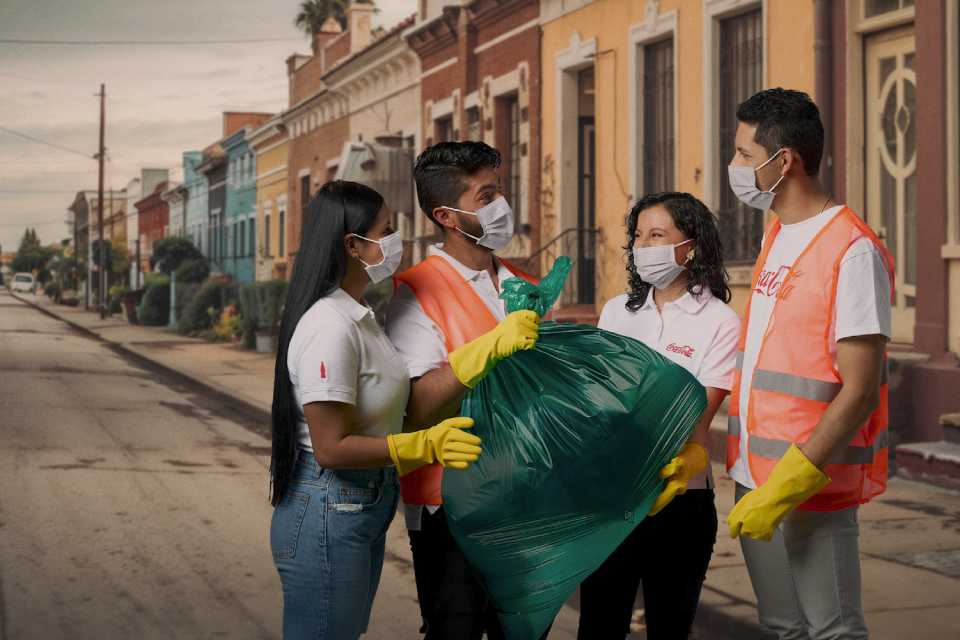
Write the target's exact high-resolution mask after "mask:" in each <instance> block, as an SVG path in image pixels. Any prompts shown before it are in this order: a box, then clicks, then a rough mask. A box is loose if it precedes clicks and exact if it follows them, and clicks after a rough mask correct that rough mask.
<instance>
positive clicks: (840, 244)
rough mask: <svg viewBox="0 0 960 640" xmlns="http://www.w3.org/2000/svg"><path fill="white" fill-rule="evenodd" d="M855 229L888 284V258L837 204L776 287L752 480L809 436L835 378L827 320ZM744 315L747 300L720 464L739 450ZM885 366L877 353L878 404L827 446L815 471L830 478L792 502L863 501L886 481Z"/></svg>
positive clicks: (833, 392) (758, 376)
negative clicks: (844, 440)
mask: <svg viewBox="0 0 960 640" xmlns="http://www.w3.org/2000/svg"><path fill="white" fill-rule="evenodd" d="M779 232H780V221H779V220H775V221H774V222H773V224H772V225H771V227H770V229H769V230H768V232H767V235H766V238H765V239H764V246H763V251H762V252H761V253H760V258H759V259H758V260H757V263H756V265H755V266H754V269H753V278H752V280H751V282H752V283H753V287H756V286H757V283H758V278H759V275H760V271H761V269H762V268H763V266H764V264H766V261H767V255H768V254H769V253H770V248H771V247H773V243H774V240H775V239H776V237H777V234H778V233H779ZM860 238H869V239H870V241H871V242H873V243H874V244H875V245H876V246H877V248H878V249H879V250H880V252H881V254H882V256H883V258H884V262H885V263H886V266H887V272H888V275H889V277H890V283H891V289H892V288H893V281H894V275H893V274H894V271H893V258H892V257H891V256H890V253H889V252H888V251H887V250H886V248H885V247H884V246H883V245H882V244H881V243H880V240H879V239H877V236H876V235H875V234H874V233H873V231H872V230H871V229H870V227H868V226H867V225H866V224H865V223H864V222H863V221H862V220H861V219H860V218H859V217H857V215H856V214H854V213H853V211H851V210H850V209H849V208H847V207H844V208H843V210H842V211H840V213H838V214H837V215H836V216H834V218H833V219H832V220H831V221H830V222H828V223H827V225H826V226H825V227H824V228H823V229H822V230H821V231H820V233H818V234H817V236H816V237H814V239H813V240H812V241H811V242H810V244H809V245H808V246H807V248H806V249H805V250H804V251H803V253H801V254H800V256H799V257H798V258H797V260H796V262H795V263H794V264H793V265H792V266H791V268H790V271H789V273H788V274H787V275H786V277H785V278H784V281H783V284H781V285H780V289H779V291H778V292H777V293H776V296H777V300H776V302H775V303H774V307H773V311H772V313H771V315H770V323H769V325H768V326H767V330H766V334H765V335H764V337H763V341H762V343H761V346H760V354H759V357H758V358H757V364H756V367H755V368H754V371H753V379H752V380H751V381H750V396H749V399H748V403H747V407H748V411H747V413H748V414H749V415H748V417H747V424H746V428H747V434H748V436H749V437H748V445H747V446H748V463H749V465H750V473H751V474H752V475H753V479H754V480H755V481H756V482H757V484H758V485H759V484H763V483H764V482H766V480H767V478H768V477H769V475H770V471H771V470H772V469H773V467H774V465H776V464H777V462H778V461H779V460H780V458H781V457H782V456H783V454H785V453H786V451H787V449H788V448H789V447H790V445H791V444H793V443H796V444H802V443H804V442H806V441H807V440H808V439H809V438H810V436H811V435H812V434H813V431H814V429H815V428H816V426H817V424H818V423H819V422H820V418H821V417H822V416H823V412H824V410H825V409H826V408H827V406H828V405H829V404H830V403H831V402H832V401H833V399H834V398H836V397H837V394H838V393H839V392H840V389H841V388H842V387H843V379H842V378H841V377H840V372H839V371H838V370H837V368H836V366H835V364H834V359H833V357H832V356H831V354H830V344H829V340H830V325H831V322H832V319H833V318H834V305H835V300H836V293H837V282H838V280H839V277H840V262H841V260H842V259H843V256H844V254H845V253H846V252H847V249H848V248H849V247H850V245H852V244H853V243H854V242H856V241H857V240H859V239H860ZM752 291H753V289H751V300H752V298H753V295H752ZM749 324H750V302H749V301H748V302H747V311H746V317H745V321H744V323H743V329H742V330H741V332H740V345H739V348H738V352H737V366H736V369H735V371H734V378H733V389H732V390H731V392H730V408H729V415H730V417H729V420H728V423H727V470H728V471H729V470H730V468H731V467H733V465H734V463H735V462H736V460H737V457H738V456H739V455H740V430H741V416H740V384H741V379H740V376H741V369H742V367H743V352H744V348H745V345H746V338H747V327H748V326H749ZM886 368H887V367H886V354H884V372H883V376H882V380H881V387H880V404H879V406H878V407H877V409H876V410H875V411H874V412H873V413H872V414H871V415H870V417H869V418H868V419H867V421H866V422H865V423H864V424H863V425H862V426H861V427H860V430H859V431H858V432H857V434H856V435H855V436H854V437H853V440H851V442H850V443H849V445H848V446H847V447H846V449H844V450H842V451H839V452H838V453H836V454H834V457H833V458H832V459H831V461H830V462H829V463H828V464H827V466H826V468H825V469H824V472H825V473H826V474H827V475H828V476H829V477H830V479H831V482H830V484H828V485H827V486H826V487H825V488H824V489H823V490H821V491H820V493H818V494H817V495H815V496H813V497H812V498H810V499H809V500H807V501H806V502H805V503H803V504H802V505H800V508H801V509H805V510H808V511H837V510H839V509H845V508H847V507H852V506H855V505H858V504H863V503H865V502H868V501H869V500H870V499H871V498H873V497H875V496H877V495H880V494H881V493H883V491H884V490H885V489H886V487H887V440H888V432H887V420H888V404H887V375H886Z"/></svg>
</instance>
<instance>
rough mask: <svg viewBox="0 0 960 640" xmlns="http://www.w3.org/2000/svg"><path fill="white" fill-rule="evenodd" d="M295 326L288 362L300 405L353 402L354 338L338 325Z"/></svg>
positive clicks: (356, 344) (356, 356)
mask: <svg viewBox="0 0 960 640" xmlns="http://www.w3.org/2000/svg"><path fill="white" fill-rule="evenodd" d="M307 321H308V323H309V325H307V326H304V327H301V326H300V325H299V324H298V326H297V329H296V331H295V332H294V337H293V340H291V352H292V356H293V357H292V358H289V359H288V363H287V366H288V368H289V369H290V376H291V379H292V380H294V382H295V384H296V387H297V393H298V397H299V398H300V402H301V404H303V405H306V404H309V403H311V402H344V403H346V404H352V405H355V404H356V403H357V383H358V380H359V372H360V349H359V341H358V336H355V335H353V334H352V332H351V331H350V327H347V326H344V324H342V323H340V322H332V321H326V322H322V323H320V322H316V323H315V322H312V321H311V320H310V319H308V320H307ZM302 322H303V321H301V323H302Z"/></svg>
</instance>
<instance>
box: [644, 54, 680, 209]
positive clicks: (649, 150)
mask: <svg viewBox="0 0 960 640" xmlns="http://www.w3.org/2000/svg"><path fill="white" fill-rule="evenodd" d="M673 134H674V127H673V38H667V39H666V40H661V41H659V42H654V43H653V44H648V45H646V46H644V47H643V160H642V162H643V183H642V185H643V192H644V193H658V192H661V191H671V190H673V188H674V176H673V167H674V148H673V146H674V140H673Z"/></svg>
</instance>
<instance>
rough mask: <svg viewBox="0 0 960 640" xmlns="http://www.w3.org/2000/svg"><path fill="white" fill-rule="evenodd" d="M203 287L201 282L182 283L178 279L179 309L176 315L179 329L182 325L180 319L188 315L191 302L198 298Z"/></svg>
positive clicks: (177, 295)
mask: <svg viewBox="0 0 960 640" xmlns="http://www.w3.org/2000/svg"><path fill="white" fill-rule="evenodd" d="M202 286H203V285H201V284H200V283H199V282H183V283H181V282H180V280H179V278H178V279H177V294H176V298H177V309H176V311H175V312H174V313H175V314H176V318H177V326H178V328H179V325H180V319H181V318H182V317H183V314H184V313H186V310H187V307H188V306H189V305H190V302H191V301H192V300H193V299H194V298H196V297H197V294H198V293H200V288H201V287H202Z"/></svg>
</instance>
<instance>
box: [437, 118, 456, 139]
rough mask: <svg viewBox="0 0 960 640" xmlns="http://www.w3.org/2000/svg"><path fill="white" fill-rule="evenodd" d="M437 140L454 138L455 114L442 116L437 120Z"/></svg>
mask: <svg viewBox="0 0 960 640" xmlns="http://www.w3.org/2000/svg"><path fill="white" fill-rule="evenodd" d="M435 126H436V129H437V135H436V141H437V142H450V141H452V140H453V139H454V138H453V116H447V117H446V118H440V119H439V120H437V121H436V124H435Z"/></svg>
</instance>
